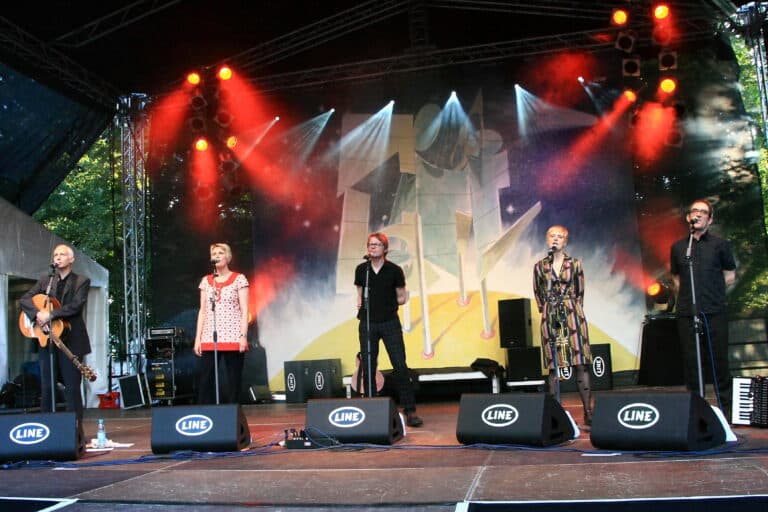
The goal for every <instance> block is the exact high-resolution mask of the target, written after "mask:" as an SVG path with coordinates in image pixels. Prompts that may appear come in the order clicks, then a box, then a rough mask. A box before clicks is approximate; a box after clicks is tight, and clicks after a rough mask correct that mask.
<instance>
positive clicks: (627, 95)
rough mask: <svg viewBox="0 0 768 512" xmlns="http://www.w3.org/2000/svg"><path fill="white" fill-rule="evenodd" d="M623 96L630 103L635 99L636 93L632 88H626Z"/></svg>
mask: <svg viewBox="0 0 768 512" xmlns="http://www.w3.org/2000/svg"><path fill="white" fill-rule="evenodd" d="M624 97H625V98H626V99H627V101H629V102H630V103H634V102H636V101H637V93H636V92H635V91H633V90H632V89H626V90H625V91H624Z"/></svg>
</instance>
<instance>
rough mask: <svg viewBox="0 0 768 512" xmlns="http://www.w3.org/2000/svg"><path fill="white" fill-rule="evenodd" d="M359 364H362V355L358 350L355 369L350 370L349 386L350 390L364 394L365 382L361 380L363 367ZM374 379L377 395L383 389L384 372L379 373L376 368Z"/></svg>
mask: <svg viewBox="0 0 768 512" xmlns="http://www.w3.org/2000/svg"><path fill="white" fill-rule="evenodd" d="M361 365H362V355H361V354H360V352H358V353H357V356H356V358H355V371H354V372H352V384H351V386H352V391H354V392H355V393H359V394H360V395H363V396H365V383H364V382H363V369H362V368H361ZM375 379H376V394H377V395H378V394H379V393H380V392H381V390H382V389H384V374H383V373H381V372H380V371H379V370H378V369H376V374H375Z"/></svg>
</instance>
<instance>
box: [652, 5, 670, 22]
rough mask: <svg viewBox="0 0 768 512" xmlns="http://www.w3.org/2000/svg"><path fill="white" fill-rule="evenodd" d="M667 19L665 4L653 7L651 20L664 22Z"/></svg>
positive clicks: (667, 12)
mask: <svg viewBox="0 0 768 512" xmlns="http://www.w3.org/2000/svg"><path fill="white" fill-rule="evenodd" d="M668 17H669V6H668V5H667V4H656V5H654V6H653V19H655V20H665V19H667V18H668Z"/></svg>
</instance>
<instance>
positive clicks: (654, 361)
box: [637, 315, 706, 386]
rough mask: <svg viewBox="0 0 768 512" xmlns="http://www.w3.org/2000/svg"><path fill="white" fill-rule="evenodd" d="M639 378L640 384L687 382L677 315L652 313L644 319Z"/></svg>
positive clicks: (669, 384) (672, 384)
mask: <svg viewBox="0 0 768 512" xmlns="http://www.w3.org/2000/svg"><path fill="white" fill-rule="evenodd" d="M705 370H706V366H705ZM637 379H638V384H644V385H647V386H677V385H681V384H685V379H684V377H683V352H682V347H681V346H680V337H679V336H678V334H677V319H676V318H675V317H672V316H666V315H665V316H658V317H654V316H649V317H647V318H646V320H645V322H643V337H642V346H641V350H640V370H639V372H638V376H637Z"/></svg>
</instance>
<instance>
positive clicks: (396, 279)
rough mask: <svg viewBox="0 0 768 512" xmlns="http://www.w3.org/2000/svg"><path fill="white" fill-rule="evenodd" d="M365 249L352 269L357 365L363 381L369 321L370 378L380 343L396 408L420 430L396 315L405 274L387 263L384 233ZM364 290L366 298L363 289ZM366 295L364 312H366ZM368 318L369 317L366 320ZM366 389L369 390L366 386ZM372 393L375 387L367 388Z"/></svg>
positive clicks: (403, 295) (403, 297)
mask: <svg viewBox="0 0 768 512" xmlns="http://www.w3.org/2000/svg"><path fill="white" fill-rule="evenodd" d="M367 247H368V250H367V254H366V259H367V260H368V261H366V262H365V263H361V264H360V265H358V266H357V268H356V269H355V286H356V287H357V318H358V319H359V320H360V325H359V327H358V333H359V337H360V353H361V354H362V361H361V366H362V367H363V382H366V383H367V382H369V380H368V375H369V374H368V364H367V362H368V361H369V359H368V341H369V336H368V329H367V327H368V322H369V321H370V348H371V351H370V362H371V375H375V374H376V365H377V359H378V357H379V340H380V339H381V340H383V341H384V347H385V348H386V349H387V354H389V360H390V362H391V363H392V368H393V370H394V376H395V380H396V381H397V385H398V396H399V400H400V405H402V406H403V409H404V410H405V416H406V424H407V425H408V426H410V427H420V426H421V425H422V424H423V423H424V422H423V420H422V419H421V418H419V417H418V416H417V415H416V400H415V398H414V390H413V382H411V377H410V372H409V370H408V366H407V364H406V362H405V342H404V341H403V328H402V326H401V325H400V317H398V316H397V308H398V306H399V305H402V304H405V301H406V298H407V291H406V288H405V274H404V273H403V269H402V268H400V267H399V266H398V265H396V264H394V263H392V262H391V261H389V260H387V256H386V255H387V252H388V251H389V238H387V235H385V234H384V233H378V232H377V233H371V234H370V235H368V246H367ZM366 286H367V288H368V293H367V295H366V293H365V288H366ZM366 296H367V298H368V300H367V302H368V305H369V306H370V307H369V308H368V309H369V311H370V315H368V313H367V311H366V301H365V300H364V298H365V297H366ZM369 317H370V318H369ZM366 389H369V387H368V385H367V384H366ZM370 390H371V391H372V393H373V394H375V392H376V386H375V385H374V386H370Z"/></svg>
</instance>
